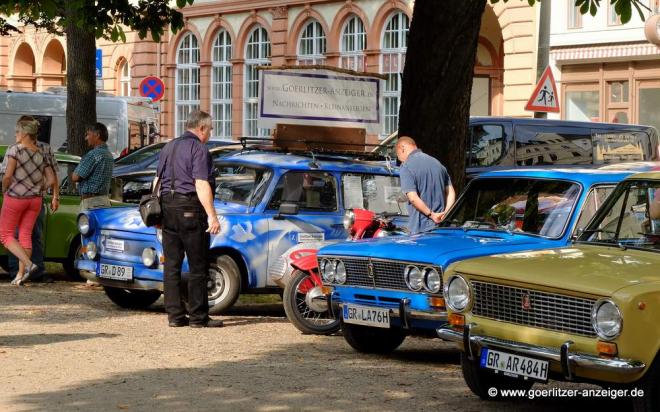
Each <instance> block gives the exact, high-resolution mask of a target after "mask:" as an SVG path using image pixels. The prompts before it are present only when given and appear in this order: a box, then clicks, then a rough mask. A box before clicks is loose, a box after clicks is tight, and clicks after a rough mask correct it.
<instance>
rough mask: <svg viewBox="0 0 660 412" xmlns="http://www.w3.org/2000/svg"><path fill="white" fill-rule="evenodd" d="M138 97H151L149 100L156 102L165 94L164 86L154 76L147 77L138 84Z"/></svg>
mask: <svg viewBox="0 0 660 412" xmlns="http://www.w3.org/2000/svg"><path fill="white" fill-rule="evenodd" d="M139 90H140V96H142V97H151V100H153V101H154V102H157V101H158V100H160V99H162V98H163V95H164V94H165V84H164V83H163V81H162V80H161V79H160V78H158V77H156V76H148V77H145V78H144V79H142V81H141V82H140V87H139Z"/></svg>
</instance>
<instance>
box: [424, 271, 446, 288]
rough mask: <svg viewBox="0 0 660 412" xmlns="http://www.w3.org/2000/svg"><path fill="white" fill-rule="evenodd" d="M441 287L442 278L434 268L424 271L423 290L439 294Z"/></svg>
mask: <svg viewBox="0 0 660 412" xmlns="http://www.w3.org/2000/svg"><path fill="white" fill-rule="evenodd" d="M441 286H442V278H441V277H440V273H438V271H437V270H435V269H434V268H425V269H424V288H426V290H428V291H429V292H431V293H438V292H440V289H441Z"/></svg>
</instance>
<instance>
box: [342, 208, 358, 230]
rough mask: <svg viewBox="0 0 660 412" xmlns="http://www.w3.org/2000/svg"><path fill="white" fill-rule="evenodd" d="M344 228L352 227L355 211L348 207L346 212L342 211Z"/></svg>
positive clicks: (349, 228)
mask: <svg viewBox="0 0 660 412" xmlns="http://www.w3.org/2000/svg"><path fill="white" fill-rule="evenodd" d="M343 223H344V229H346V230H351V228H352V227H353V223H355V213H354V212H353V211H352V210H351V209H348V210H347V211H346V212H344V219H343Z"/></svg>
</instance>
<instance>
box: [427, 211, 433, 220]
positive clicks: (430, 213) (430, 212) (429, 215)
mask: <svg viewBox="0 0 660 412" xmlns="http://www.w3.org/2000/svg"><path fill="white" fill-rule="evenodd" d="M432 214H433V210H431V209H429V214H428V215H426V217H428V218H429V219H430V218H431V215H432Z"/></svg>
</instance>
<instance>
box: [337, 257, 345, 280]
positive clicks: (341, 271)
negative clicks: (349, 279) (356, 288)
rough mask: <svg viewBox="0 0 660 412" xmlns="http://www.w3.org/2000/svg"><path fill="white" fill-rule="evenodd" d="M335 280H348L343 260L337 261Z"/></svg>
mask: <svg viewBox="0 0 660 412" xmlns="http://www.w3.org/2000/svg"><path fill="white" fill-rule="evenodd" d="M335 281H336V282H337V283H345V282H346V265H344V262H342V261H341V260H337V261H336V265H335Z"/></svg>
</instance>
